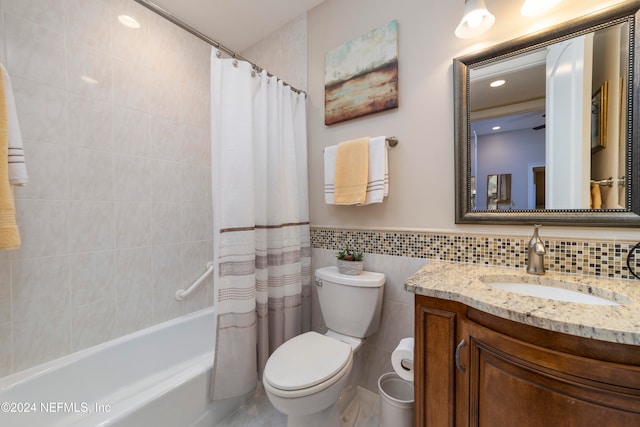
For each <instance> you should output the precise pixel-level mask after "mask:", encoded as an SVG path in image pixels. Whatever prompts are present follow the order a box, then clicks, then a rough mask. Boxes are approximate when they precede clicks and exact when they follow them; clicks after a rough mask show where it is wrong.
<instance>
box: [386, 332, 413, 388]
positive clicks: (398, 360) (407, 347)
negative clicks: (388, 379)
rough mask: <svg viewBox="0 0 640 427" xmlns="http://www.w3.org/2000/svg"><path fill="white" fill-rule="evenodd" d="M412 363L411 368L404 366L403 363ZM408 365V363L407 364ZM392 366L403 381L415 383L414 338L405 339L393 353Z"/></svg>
mask: <svg viewBox="0 0 640 427" xmlns="http://www.w3.org/2000/svg"><path fill="white" fill-rule="evenodd" d="M403 360H406V361H410V362H411V368H406V367H404V366H402V361H403ZM405 365H406V363H405ZM391 366H393V370H394V371H396V374H398V375H399V376H400V378H402V379H403V380H407V381H413V338H403V339H401V340H400V342H399V343H398V346H397V347H396V349H395V350H393V353H391Z"/></svg>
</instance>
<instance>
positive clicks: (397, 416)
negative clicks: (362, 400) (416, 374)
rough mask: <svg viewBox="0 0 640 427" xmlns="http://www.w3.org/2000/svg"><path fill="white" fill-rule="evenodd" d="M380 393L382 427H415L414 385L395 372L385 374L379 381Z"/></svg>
mask: <svg viewBox="0 0 640 427" xmlns="http://www.w3.org/2000/svg"><path fill="white" fill-rule="evenodd" d="M378 391H379V393H380V426H381V427H411V426H413V407H414V404H415V397H414V395H413V383H410V382H409V381H405V380H403V379H402V378H400V377H399V376H398V374H396V373H395V372H388V373H386V374H383V375H382V376H381V377H380V378H379V379H378Z"/></svg>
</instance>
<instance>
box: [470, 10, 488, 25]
mask: <svg viewBox="0 0 640 427" xmlns="http://www.w3.org/2000/svg"><path fill="white" fill-rule="evenodd" d="M483 18H484V15H483V13H482V11H481V10H474V11H473V12H471V13H470V14H469V15H467V25H468V26H469V28H477V27H479V26H480V24H482V19H483Z"/></svg>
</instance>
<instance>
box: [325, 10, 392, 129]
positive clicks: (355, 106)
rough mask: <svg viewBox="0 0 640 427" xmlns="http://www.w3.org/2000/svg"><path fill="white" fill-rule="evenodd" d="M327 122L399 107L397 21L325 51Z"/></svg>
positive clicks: (334, 122)
mask: <svg viewBox="0 0 640 427" xmlns="http://www.w3.org/2000/svg"><path fill="white" fill-rule="evenodd" d="M324 73H325V74H324V97H325V99H324V104H325V105H324V117H325V118H324V124H325V125H327V126H328V125H333V124H336V123H341V122H344V121H347V120H351V119H355V118H358V117H363V116H366V115H369V114H373V113H378V112H381V111H385V110H391V109H395V108H398V21H397V20H393V21H391V22H389V23H388V24H386V25H383V26H381V27H378V28H376V29H374V30H372V31H370V32H368V33H366V34H364V35H362V36H360V37H358V38H356V39H353V40H351V41H349V42H347V43H344V44H343V45H341V46H338V47H337V48H335V49H332V50H330V51H328V52H327V53H326V54H325V71H324Z"/></svg>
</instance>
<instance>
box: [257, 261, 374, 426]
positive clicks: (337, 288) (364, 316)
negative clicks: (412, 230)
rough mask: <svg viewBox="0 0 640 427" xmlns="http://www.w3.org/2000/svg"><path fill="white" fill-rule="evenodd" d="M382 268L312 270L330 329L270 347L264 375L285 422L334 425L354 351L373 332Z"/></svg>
mask: <svg viewBox="0 0 640 427" xmlns="http://www.w3.org/2000/svg"><path fill="white" fill-rule="evenodd" d="M384 282H385V277H384V274H382V273H373V272H370V271H363V272H362V274H360V275H358V276H348V275H345V274H340V273H339V272H338V269H337V267H325V268H319V269H318V270H316V285H317V287H318V288H317V290H318V300H319V302H320V309H321V310H322V315H323V317H324V321H325V323H326V325H327V328H328V329H329V330H328V331H327V333H326V334H325V335H321V334H319V333H317V332H307V333H304V334H301V335H298V336H297V337H294V338H292V339H290V340H289V341H287V342H285V343H284V344H282V345H281V346H280V347H278V348H277V349H276V351H274V352H273V354H272V355H271V356H270V357H269V360H267V364H266V366H265V369H264V373H263V376H262V382H263V384H264V388H265V391H266V393H267V396H268V397H269V400H270V401H271V403H272V404H273V406H275V408H276V409H277V410H279V411H280V412H282V413H284V414H286V415H287V426H289V427H297V426H304V427H329V426H331V427H338V426H339V425H340V418H339V414H338V408H337V404H336V403H337V402H338V398H339V397H340V393H341V392H342V390H343V389H344V388H345V386H346V385H347V384H348V382H349V374H350V373H351V366H352V365H353V352H354V351H356V350H357V349H358V348H359V347H360V345H361V344H362V341H363V339H364V338H366V337H368V336H369V335H372V334H374V333H375V332H377V330H378V327H379V325H380V313H381V310H382V292H383V289H384V288H383V285H384Z"/></svg>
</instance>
